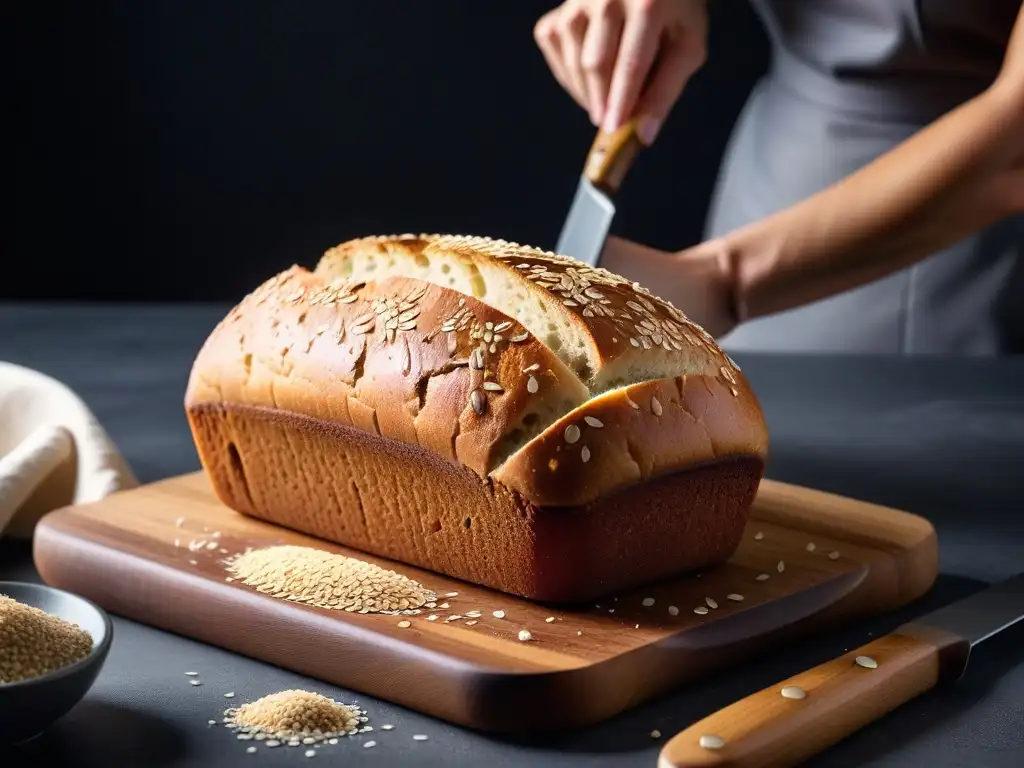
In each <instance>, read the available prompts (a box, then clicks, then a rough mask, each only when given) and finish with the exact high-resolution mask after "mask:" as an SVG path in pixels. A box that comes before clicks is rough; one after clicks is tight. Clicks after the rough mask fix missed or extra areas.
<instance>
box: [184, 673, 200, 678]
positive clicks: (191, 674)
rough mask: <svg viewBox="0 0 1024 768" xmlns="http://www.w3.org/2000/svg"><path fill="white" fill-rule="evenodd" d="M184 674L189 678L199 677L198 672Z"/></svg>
mask: <svg viewBox="0 0 1024 768" xmlns="http://www.w3.org/2000/svg"><path fill="white" fill-rule="evenodd" d="M185 674H186V675H188V676H189V677H198V676H199V673H198V672H186V673H185Z"/></svg>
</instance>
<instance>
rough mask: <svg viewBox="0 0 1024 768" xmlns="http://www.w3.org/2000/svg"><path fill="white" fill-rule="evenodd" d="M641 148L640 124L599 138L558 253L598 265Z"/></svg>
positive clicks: (633, 123)
mask: <svg viewBox="0 0 1024 768" xmlns="http://www.w3.org/2000/svg"><path fill="white" fill-rule="evenodd" d="M640 148H641V144H640V139H639V137H638V136H637V121H636V120H632V121H630V122H628V123H626V124H625V125H624V126H622V127H621V128H619V129H618V130H617V131H615V132H613V133H605V132H603V131H602V132H599V133H598V134H597V138H595V139H594V143H593V145H591V147H590V152H589V153H588V155H587V162H586V164H585V166H584V169H583V175H582V176H581V177H580V182H579V185H578V186H577V187H576V195H575V197H573V201H572V205H571V206H570V207H569V214H568V215H567V216H566V218H565V223H564V224H563V225H562V232H561V234H560V235H559V237H558V244H557V245H556V246H555V250H556V251H557V252H558V253H560V254H563V255H565V256H571V257H573V258H574V259H579V260H580V261H582V262H584V263H585V264H587V265H589V266H591V267H596V266H597V265H598V263H599V262H600V260H601V251H602V250H603V249H604V242H605V239H606V238H607V237H608V231H609V229H610V228H611V224H612V220H613V219H614V218H615V202H614V196H615V195H616V194H617V193H618V191H619V188H620V187H621V186H622V182H623V180H624V179H625V177H626V173H627V172H628V171H629V169H630V168H631V167H632V165H633V162H634V161H635V160H636V156H637V154H639V151H640Z"/></svg>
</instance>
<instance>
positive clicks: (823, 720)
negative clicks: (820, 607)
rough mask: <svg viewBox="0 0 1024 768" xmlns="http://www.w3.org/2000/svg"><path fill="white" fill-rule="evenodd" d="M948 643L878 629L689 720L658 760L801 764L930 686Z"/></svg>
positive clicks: (663, 767)
mask: <svg viewBox="0 0 1024 768" xmlns="http://www.w3.org/2000/svg"><path fill="white" fill-rule="evenodd" d="M947 646H948V643H946V642H945V640H944V639H938V640H936V639H934V638H927V637H914V636H908V635H902V634H892V635H887V636H885V637H882V638H880V639H878V640H875V641H874V642H872V643H869V644H867V645H865V646H863V647H861V648H858V649H857V650H855V651H852V652H851V653H848V654H845V655H843V656H841V657H839V658H837V659H833V660H832V661H828V662H826V663H824V664H822V665H820V666H818V667H815V668H814V669H810V670H808V671H806V672H803V673H801V674H799V675H797V676H795V677H792V678H790V679H788V680H785V681H783V682H781V683H779V684H778V685H773V686H772V687H771V688H766V689H764V690H763V691H760V692H758V693H755V694H752V695H750V696H748V697H747V698H745V699H742V700H740V701H738V702H736V703H735V704H732V705H730V706H728V707H726V708H725V709H721V710H719V711H718V712H715V713H714V714H713V715H710V716H709V717H706V718H704V719H703V720H701V721H700V722H697V723H695V724H693V725H692V726H690V727H689V728H687V729H686V730H684V731H681V732H680V733H678V734H676V735H675V736H674V737H672V739H671V740H670V741H669V742H668V743H667V744H665V746H664V748H663V749H662V751H661V756H660V758H659V760H658V767H659V768H694V767H695V766H735V768H761V767H762V766H765V767H767V766H772V768H778V767H781V766H789V765H798V764H800V763H801V762H803V761H805V760H807V759H808V758H810V757H812V756H813V755H816V754H817V753H819V752H821V751H822V750H824V749H826V748H827V747H829V746H831V745H832V744H835V743H836V742H838V741H841V740H842V739H843V738H845V737H846V736H849V735H850V734H852V733H854V732H855V731H857V730H858V729H860V728H862V727H864V726H865V725H867V724H868V723H870V722H872V721H873V720H876V719H877V718H879V717H881V716H882V715H884V714H885V713H887V712H889V711H891V710H893V709H895V708H896V707H898V706H900V705H901V704H904V703H906V702H908V701H910V700H911V699H913V698H915V697H917V696H919V695H920V694H922V693H924V692H925V691H927V690H929V689H931V688H933V687H934V686H935V685H936V683H937V682H938V680H939V677H940V665H941V662H942V651H943V649H944V648H945V647H947ZM858 659H860V663H858ZM783 690H785V694H784V693H783ZM801 692H802V693H803V694H804V697H803V698H799V696H800V694H801ZM788 697H793V698H788ZM702 744H703V746H702Z"/></svg>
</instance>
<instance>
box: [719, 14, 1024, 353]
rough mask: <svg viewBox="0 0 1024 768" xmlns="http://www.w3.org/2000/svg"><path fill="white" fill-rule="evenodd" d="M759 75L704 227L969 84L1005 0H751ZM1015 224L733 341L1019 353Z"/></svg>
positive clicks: (920, 118) (851, 156)
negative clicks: (759, 32)
mask: <svg viewBox="0 0 1024 768" xmlns="http://www.w3.org/2000/svg"><path fill="white" fill-rule="evenodd" d="M752 2H753V5H754V7H755V8H756V10H757V11H758V13H759V15H760V16H761V17H762V19H763V21H764V24H765V27H766V29H767V31H768V35H769V38H770V40H771V42H772V63H771V69H770V71H769V74H768V75H767V76H766V77H765V79H764V80H763V81H762V82H761V83H760V84H759V85H758V87H757V88H756V89H755V91H754V94H753V95H752V97H751V99H750V101H749V102H748V105H747V107H746V109H745V110H744V113H743V115H742V116H741V118H740V121H739V123H738V125H737V129H736V133H735V135H734V137H733V140H732V142H731V144H730V149H729V153H728V155H727V157H726V161H725V163H724V166H723V171H722V176H721V179H720V184H719V189H718V191H717V199H716V201H715V204H714V206H713V208H712V213H711V217H710V220H709V229H708V233H707V234H708V235H709V236H714V235H720V234H723V233H725V232H728V231H730V230H732V229H735V228H737V227H740V226H743V225H744V224H747V223H749V222H751V221H754V220H756V219H760V218H764V217H766V216H769V215H771V214H772V213H774V212H776V211H778V210H781V209H782V208H785V207H787V206H789V205H792V204H794V203H796V202H799V201H800V200H802V199H804V198H806V197H808V196H810V195H813V194H814V193H816V192H818V191H820V190H822V189H824V188H825V187H827V186H829V185H831V184H833V183H835V182H837V181H839V180H841V179H842V178H844V177H846V176H848V175H850V174H851V173H854V172H855V171H857V170H859V169H860V168H862V167H863V166H865V165H867V164H868V163H870V162H871V161H873V160H874V159H875V158H877V157H878V156H880V155H882V154H884V153H885V152H888V151H889V150H891V149H892V148H894V147H895V146H897V145H898V144H899V143H900V142H902V141H903V140H905V139H907V138H909V137H910V136H911V135H913V134H914V133H915V132H916V131H918V130H920V129H921V128H922V127H924V126H925V125H927V124H928V123H930V122H932V121H934V120H936V119H938V118H939V117H941V116H942V115H943V114H944V113H946V112H947V111H949V110H950V109H953V108H954V107H956V106H957V105H959V104H961V103H963V102H964V101H965V100H967V99H970V98H972V97H973V96H975V95H977V94H979V93H981V92H982V91H984V89H985V88H986V87H987V86H988V85H989V84H990V83H991V82H992V81H993V79H994V78H995V76H996V75H997V74H998V72H999V68H1000V65H1001V63H1002V59H1003V56H1004V54H1005V50H1006V45H1007V42H1008V40H1009V37H1010V34H1011V31H1012V29H1013V24H1014V21H1015V19H1016V16H1017V13H1018V11H1019V10H1020V7H1021V0H752ZM1022 288H1024V221H1022V218H1021V217H1017V218H1016V219H1015V220H1010V221H1007V222H1002V223H1001V224H999V225H997V226H996V227H993V228H991V229H990V230H988V231H986V232H983V233H978V234H977V235H976V236H973V237H971V238H967V239H966V240H964V241H963V242H961V243H958V244H956V245H955V246H953V247H951V248H950V249H947V250H946V251H944V252H942V253H939V254H936V255H935V256H934V257H932V258H930V259H927V260H926V261H925V262H922V263H920V264H918V265H916V266H915V267H913V268H911V269H909V270H904V271H903V272H900V273H898V274H896V275H893V276H892V277H890V278H886V279H884V280H879V281H876V282H875V283H873V284H871V285H868V286H864V287H862V288H859V289H855V290H854V291H849V292H847V293H845V294H842V295H840V296H836V297H833V298H831V299H826V300H824V301H821V302H816V303H814V304H812V305H808V306H806V307H801V308H799V309H796V310H792V311H790V312H784V313H780V314H779V315H774V316H771V317H768V318H762V319H758V320H754V321H752V322H751V323H748V324H745V325H744V326H742V327H741V328H740V329H738V330H737V331H735V332H734V333H733V334H730V335H729V336H728V337H726V339H725V342H726V344H727V345H729V346H731V347H732V348H734V349H786V350H805V351H829V350H834V351H850V350H853V351H883V352H890V351H905V352H906V351H910V352H912V351H953V352H956V351H960V352H979V353H990V352H998V351H1007V350H1008V349H1010V350H1015V351H1024V299H1018V298H1015V297H1016V296H1019V295H1020V294H1021V290H1022Z"/></svg>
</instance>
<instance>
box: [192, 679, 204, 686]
mask: <svg viewBox="0 0 1024 768" xmlns="http://www.w3.org/2000/svg"><path fill="white" fill-rule="evenodd" d="M188 684H189V685H196V686H198V685H202V684H203V681H202V680H189V681H188Z"/></svg>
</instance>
